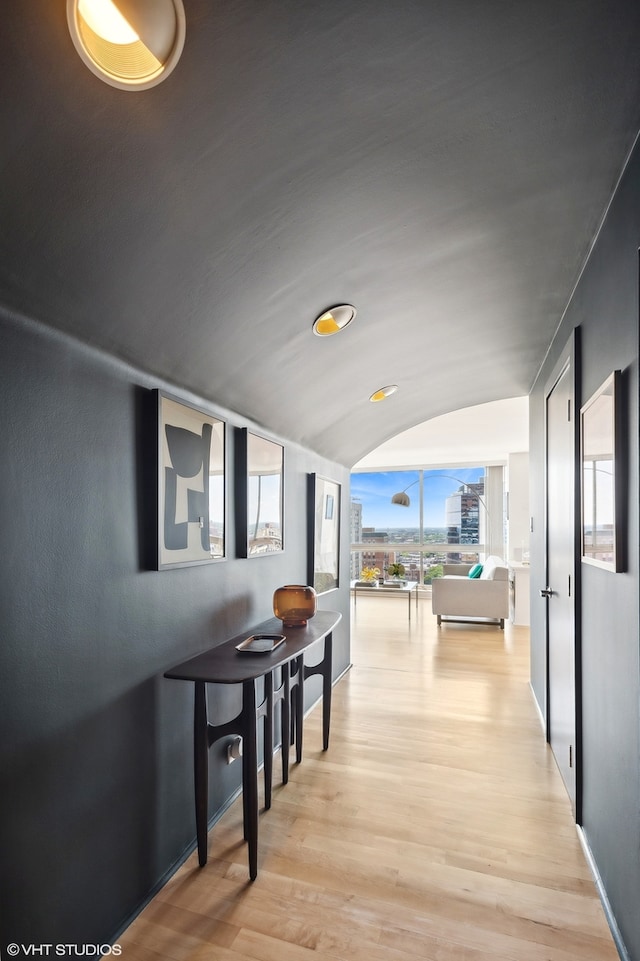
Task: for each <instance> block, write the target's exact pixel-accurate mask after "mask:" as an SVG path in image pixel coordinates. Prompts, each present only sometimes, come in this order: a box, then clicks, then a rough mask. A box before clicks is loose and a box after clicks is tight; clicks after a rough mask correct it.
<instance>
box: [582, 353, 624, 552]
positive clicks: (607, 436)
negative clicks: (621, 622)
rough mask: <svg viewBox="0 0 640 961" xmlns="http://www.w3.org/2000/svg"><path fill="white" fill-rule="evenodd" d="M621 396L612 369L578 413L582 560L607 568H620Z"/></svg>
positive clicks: (615, 374) (615, 372)
mask: <svg viewBox="0 0 640 961" xmlns="http://www.w3.org/2000/svg"><path fill="white" fill-rule="evenodd" d="M619 395H620V371H619V370H615V371H613V373H612V374H610V376H609V377H607V379H606V380H605V382H604V384H602V385H601V386H600V387H599V388H598V390H597V391H596V392H595V393H594V394H593V395H592V396H591V397H590V398H589V400H588V401H587V403H586V404H585V405H584V407H582V409H581V411H580V459H581V471H582V476H581V484H582V524H581V526H582V530H581V535H582V560H583V561H584V563H585V564H593V565H594V566H595V567H602V568H604V569H605V570H609V571H621V570H623V560H622V558H623V550H622V537H621V525H620V511H621V509H622V497H621V485H622V479H623V470H622V464H621V453H622V452H621V449H620V437H619V434H620V419H619V416H618V412H617V407H618V405H619Z"/></svg>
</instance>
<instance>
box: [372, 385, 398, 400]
mask: <svg viewBox="0 0 640 961" xmlns="http://www.w3.org/2000/svg"><path fill="white" fill-rule="evenodd" d="M397 389H398V385H397V384H389V386H388V387H381V388H380V390H376V391H375V392H374V393H373V394H372V395H371V397H370V398H369V400H370V401H371V403H372V404H377V403H378V401H379V400H386V399H387V397H390V396H391V394H395V392H396V391H397Z"/></svg>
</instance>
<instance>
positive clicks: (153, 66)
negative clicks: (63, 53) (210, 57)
mask: <svg viewBox="0 0 640 961" xmlns="http://www.w3.org/2000/svg"><path fill="white" fill-rule="evenodd" d="M67 22H68V24H69V32H70V34H71V39H72V40H73V43H74V46H75V48H76V50H77V51H78V54H79V55H80V58H81V59H82V61H83V62H84V63H85V65H86V66H87V67H88V68H89V70H91V71H92V73H95V75H96V76H97V77H100V79H101V80H104V82H105V83H108V84H111V86H112V87H118V88H119V89H120V90H147V89H148V88H149V87H155V85H156V84H157V83H160V81H161V80H164V79H165V77H167V76H168V75H169V74H170V73H171V71H172V70H173V68H174V67H175V65H176V64H177V62H178V60H179V59H180V54H181V53H182V48H183V46H184V38H185V29H186V28H185V16H184V7H183V5H182V0H67Z"/></svg>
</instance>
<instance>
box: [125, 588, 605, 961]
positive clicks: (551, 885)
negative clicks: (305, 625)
mask: <svg viewBox="0 0 640 961" xmlns="http://www.w3.org/2000/svg"><path fill="white" fill-rule="evenodd" d="M324 600H325V601H326V600H328V598H325V599H324ZM325 606H326V604H325ZM352 662H353V667H352V669H351V670H350V671H349V672H348V673H347V674H346V675H345V677H344V678H343V679H342V680H341V681H340V682H339V683H338V684H337V685H336V687H335V688H334V698H333V713H332V731H331V743H330V747H329V750H328V752H327V753H323V752H322V751H321V749H320V747H321V727H320V722H321V710H320V709H319V707H316V709H314V710H313V711H312V713H311V714H310V715H309V717H308V718H307V720H306V722H305V736H304V758H303V763H302V764H301V765H300V766H296V765H295V764H294V765H293V766H292V769H291V775H290V781H289V784H288V785H287V786H286V787H282V786H281V785H278V784H276V785H275V790H274V799H273V806H272V808H271V810H270V811H267V812H261V815H260V848H259V874H258V878H257V880H256V881H255V882H254V883H253V884H249V883H248V876H247V859H246V849H245V845H244V844H243V842H242V804H241V801H240V800H238V801H236V802H235V803H234V805H233V806H232V807H231V809H230V810H229V811H227V812H226V814H225V815H224V816H223V818H222V819H221V820H220V821H219V823H218V824H216V825H215V827H214V828H213V829H212V831H211V832H210V835H209V861H208V864H207V865H206V867H205V868H203V869H199V868H198V866H197V859H196V855H195V854H194V855H191V857H190V858H189V859H188V860H187V862H186V863H185V864H184V865H183V866H182V867H181V868H180V869H179V870H178V872H177V873H176V874H175V876H174V877H173V878H172V879H171V880H170V881H169V883H168V884H167V885H166V886H165V887H164V889H163V890H162V891H161V892H160V893H159V894H158V895H157V896H156V898H155V899H154V900H153V901H152V902H151V904H149V905H148V907H147V908H146V909H145V911H144V912H143V913H142V914H141V915H140V916H139V917H138V919H137V920H136V921H135V922H134V923H133V924H132V925H131V926H130V927H129V929H128V930H127V931H126V932H125V933H124V934H123V935H122V936H121V937H120V938H119V944H120V945H121V946H122V958H123V961H152V959H172V961H187V959H188V961H195V959H197V961H205V959H211V961H242V959H254V961H258V959H259V961H417V959H420V961H615V959H617V958H618V954H617V951H616V949H615V946H614V944H613V940H612V938H611V935H610V933H609V929H608V926H607V923H606V920H605V918H604V913H603V910H602V907H601V904H600V901H599V899H598V897H597V894H596V890H595V886H594V883H593V880H592V877H591V874H590V871H589V868H588V866H587V863H586V861H585V857H584V854H583V852H582V848H581V845H580V842H579V839H578V835H577V832H576V828H575V825H574V823H573V819H572V814H571V809H570V806H569V802H568V799H567V796H566V794H565V792H564V789H563V786H562V783H561V779H560V775H559V773H558V771H557V769H556V767H555V763H554V761H553V758H552V756H551V752H550V750H549V749H548V747H547V745H546V744H545V741H544V737H543V732H542V727H541V722H540V718H539V715H538V713H537V709H536V706H535V704H534V701H533V696H532V694H531V692H530V689H529V683H528V679H529V665H528V630H527V629H526V628H516V627H514V626H513V625H511V624H507V625H506V628H505V630H504V631H500V630H498V629H497V628H496V627H493V626H478V625H466V624H465V625H458V624H449V625H446V626H443V627H442V628H441V629H438V628H437V627H436V622H435V617H433V615H432V614H431V611H430V604H429V602H428V601H425V600H422V601H421V604H420V607H419V610H418V613H417V615H416V614H415V612H413V613H412V619H411V621H410V622H409V621H408V620H407V617H406V604H405V602H403V600H402V599H401V598H386V597H385V598H382V597H375V598H373V597H372V598H366V599H362V598H360V599H359V600H358V606H357V610H356V611H355V612H354V611H353V606H352ZM185 749H188V750H190V745H185ZM292 758H293V752H292ZM274 772H275V774H276V779H277V777H278V773H279V758H278V757H276V759H275V764H274Z"/></svg>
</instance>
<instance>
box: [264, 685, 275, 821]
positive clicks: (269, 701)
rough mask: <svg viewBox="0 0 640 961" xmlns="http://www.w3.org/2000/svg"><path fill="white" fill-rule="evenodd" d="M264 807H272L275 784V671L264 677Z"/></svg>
mask: <svg viewBox="0 0 640 961" xmlns="http://www.w3.org/2000/svg"><path fill="white" fill-rule="evenodd" d="M264 696H265V712H264V806H265V809H266V810H267V811H268V810H269V808H270V807H271V788H272V784H273V671H271V672H270V673H269V674H265V676H264Z"/></svg>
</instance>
